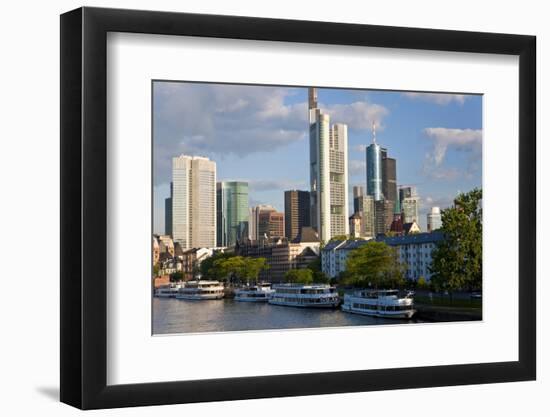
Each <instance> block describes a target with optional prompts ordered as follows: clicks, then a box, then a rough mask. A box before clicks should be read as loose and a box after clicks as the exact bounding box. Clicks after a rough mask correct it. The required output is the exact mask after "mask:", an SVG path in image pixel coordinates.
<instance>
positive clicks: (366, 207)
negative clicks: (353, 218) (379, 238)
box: [353, 195, 376, 238]
mask: <svg viewBox="0 0 550 417" xmlns="http://www.w3.org/2000/svg"><path fill="white" fill-rule="evenodd" d="M353 204H354V206H357V207H356V210H355V213H359V214H360V215H361V237H364V238H372V237H374V236H376V233H375V227H374V197H373V196H372V195H363V196H362V197H356V198H355V199H354V201H353Z"/></svg>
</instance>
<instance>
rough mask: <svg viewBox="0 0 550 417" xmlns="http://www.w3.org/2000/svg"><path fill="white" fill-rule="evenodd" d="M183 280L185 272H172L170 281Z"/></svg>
mask: <svg viewBox="0 0 550 417" xmlns="http://www.w3.org/2000/svg"><path fill="white" fill-rule="evenodd" d="M178 281H183V272H173V273H171V274H170V282H178Z"/></svg>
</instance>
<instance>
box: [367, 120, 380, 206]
mask: <svg viewBox="0 0 550 417" xmlns="http://www.w3.org/2000/svg"><path fill="white" fill-rule="evenodd" d="M366 162H367V194H368V195H372V196H373V197H374V201H379V200H382V198H383V194H382V148H381V147H380V145H379V144H378V143H376V126H375V125H374V123H373V125H372V143H371V144H370V145H369V146H367V149H366Z"/></svg>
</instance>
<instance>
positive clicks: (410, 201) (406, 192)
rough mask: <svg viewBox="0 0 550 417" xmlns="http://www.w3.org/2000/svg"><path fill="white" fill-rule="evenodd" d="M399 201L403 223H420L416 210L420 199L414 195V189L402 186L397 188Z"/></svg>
mask: <svg viewBox="0 0 550 417" xmlns="http://www.w3.org/2000/svg"><path fill="white" fill-rule="evenodd" d="M399 200H400V203H401V204H400V206H401V213H402V216H401V217H402V220H403V223H412V222H416V223H420V217H419V216H418V210H419V207H420V197H419V196H418V195H417V194H416V187H412V186H402V187H400V188H399Z"/></svg>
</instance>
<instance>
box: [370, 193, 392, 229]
mask: <svg viewBox="0 0 550 417" xmlns="http://www.w3.org/2000/svg"><path fill="white" fill-rule="evenodd" d="M394 205H395V203H394V202H393V201H391V200H378V201H375V202H374V232H375V235H376V236H377V235H380V234H386V233H388V232H389V231H390V229H391V224H392V222H393V209H394Z"/></svg>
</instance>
